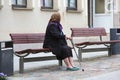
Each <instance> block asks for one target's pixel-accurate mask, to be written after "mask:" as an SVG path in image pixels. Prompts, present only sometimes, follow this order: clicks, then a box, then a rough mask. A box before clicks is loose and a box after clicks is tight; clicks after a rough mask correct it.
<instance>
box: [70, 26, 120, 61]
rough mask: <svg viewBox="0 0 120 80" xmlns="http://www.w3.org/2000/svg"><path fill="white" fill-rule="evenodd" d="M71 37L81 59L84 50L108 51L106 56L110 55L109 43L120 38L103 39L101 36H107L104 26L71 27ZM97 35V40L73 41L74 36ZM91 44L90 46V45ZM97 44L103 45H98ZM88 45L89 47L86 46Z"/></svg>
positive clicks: (86, 36)
mask: <svg viewBox="0 0 120 80" xmlns="http://www.w3.org/2000/svg"><path fill="white" fill-rule="evenodd" d="M71 32H72V33H71V37H72V43H73V45H74V46H75V47H76V48H78V57H79V59H80V61H82V53H86V52H97V51H108V56H111V55H112V53H111V45H112V44H115V43H118V42H120V40H110V41H109V40H106V41H103V39H102V38H103V36H107V34H106V31H105V29H104V28H71ZM93 36H94V37H95V36H96V37H98V38H99V40H98V41H97V40H96V41H92V40H91V41H83V40H82V41H79V42H75V40H74V39H75V38H83V37H84V38H88V37H93ZM73 40H74V41H73ZM92 45H97V47H96V46H93V47H92V48H91V47H90V46H92ZM98 45H103V46H102V47H98ZM88 47H89V48H88Z"/></svg>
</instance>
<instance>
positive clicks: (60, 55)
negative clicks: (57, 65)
mask: <svg viewBox="0 0 120 80" xmlns="http://www.w3.org/2000/svg"><path fill="white" fill-rule="evenodd" d="M53 54H55V55H56V58H57V59H58V60H63V59H65V58H67V57H73V55H72V49H71V48H70V47H69V46H67V45H65V46H61V47H59V48H56V49H55V50H54V51H53Z"/></svg>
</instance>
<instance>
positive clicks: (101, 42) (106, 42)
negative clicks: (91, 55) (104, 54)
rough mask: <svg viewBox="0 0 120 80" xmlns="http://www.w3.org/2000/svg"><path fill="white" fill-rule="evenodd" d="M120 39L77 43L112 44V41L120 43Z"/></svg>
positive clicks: (77, 44) (78, 44) (80, 44)
mask: <svg viewBox="0 0 120 80" xmlns="http://www.w3.org/2000/svg"><path fill="white" fill-rule="evenodd" d="M118 42H120V40H111V41H94V42H81V43H75V45H76V46H82V45H95V44H96V45H99V44H112V43H118Z"/></svg>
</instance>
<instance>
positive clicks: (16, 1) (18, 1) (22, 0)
mask: <svg viewBox="0 0 120 80" xmlns="http://www.w3.org/2000/svg"><path fill="white" fill-rule="evenodd" d="M12 6H13V7H18V8H19V7H20V8H26V7H27V0H12Z"/></svg>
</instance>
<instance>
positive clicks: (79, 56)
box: [78, 48, 82, 61]
mask: <svg viewBox="0 0 120 80" xmlns="http://www.w3.org/2000/svg"><path fill="white" fill-rule="evenodd" d="M78 59H79V60H80V61H82V48H78Z"/></svg>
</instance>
